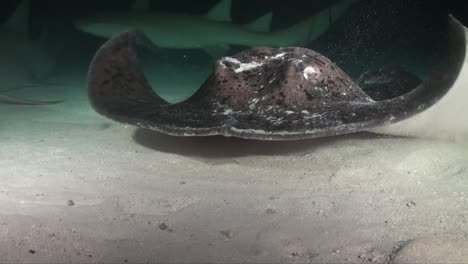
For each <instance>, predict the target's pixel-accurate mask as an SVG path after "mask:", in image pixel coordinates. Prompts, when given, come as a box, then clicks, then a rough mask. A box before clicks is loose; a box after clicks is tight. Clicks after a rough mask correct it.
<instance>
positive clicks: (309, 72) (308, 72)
mask: <svg viewBox="0 0 468 264" xmlns="http://www.w3.org/2000/svg"><path fill="white" fill-rule="evenodd" d="M312 74H317V70H315V68H314V67H312V66H309V67H307V68H305V69H304V78H305V79H306V80H309V76H310V75H312Z"/></svg>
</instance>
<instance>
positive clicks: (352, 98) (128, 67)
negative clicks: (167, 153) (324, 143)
mask: <svg viewBox="0 0 468 264" xmlns="http://www.w3.org/2000/svg"><path fill="white" fill-rule="evenodd" d="M142 38H143V39H144V38H145V36H144V35H141V34H140V33H135V32H128V33H124V34H121V35H118V36H116V37H114V38H112V39H111V40H109V41H108V42H107V43H106V44H104V45H103V46H102V47H101V49H100V50H99V51H98V52H97V54H96V55H95V58H94V59H93V61H92V63H91V66H90V69H89V73H88V89H89V90H88V93H89V98H90V100H91V103H92V106H93V107H94V108H95V110H96V111H97V112H99V113H101V114H103V115H105V116H107V117H109V118H111V119H113V120H116V121H119V122H123V123H128V124H133V125H137V126H140V127H143V128H146V129H151V130H155V131H159V132H162V133H166V134H170V135H176V136H209V135H223V136H234V137H240V138H247V139H258V140H293V139H305V138H315V137H323V136H332V135H339V134H345V133H352V132H357V131H362V130H366V129H369V128H372V127H375V126H378V125H383V124H388V123H394V122H397V121H400V120H403V119H405V118H408V117H410V116H412V115H414V114H416V113H418V112H421V111H423V110H424V109H426V108H428V107H429V106H431V105H433V104H434V103H435V102H437V101H438V100H439V99H440V98H441V97H442V96H443V95H444V94H445V93H446V92H447V91H448V90H449V89H450V87H451V86H452V84H453V83H454V81H455V80H456V78H457V76H458V73H459V72H460V69H461V67H462V65H463V61H464V58H465V47H466V40H465V33H464V30H463V27H462V26H461V24H460V23H459V22H458V21H456V20H455V19H454V18H452V17H450V19H449V23H448V29H447V34H446V39H445V43H446V47H445V48H444V49H443V50H441V52H443V56H441V60H440V62H439V64H438V65H437V66H436V67H435V68H434V69H433V72H432V74H431V75H430V76H429V78H428V79H426V80H423V81H422V82H420V83H419V84H418V85H417V86H416V87H414V88H413V89H411V91H410V92H407V93H404V94H401V95H398V96H396V97H393V96H391V95H390V96H387V98H388V99H385V98H384V99H383V100H374V99H372V98H371V97H370V96H369V95H368V94H366V93H365V92H364V91H363V90H362V89H361V88H360V87H359V85H358V84H356V83H355V82H353V80H352V79H351V78H350V77H349V76H348V75H347V74H346V73H345V72H343V71H342V70H341V69H340V68H338V66H336V65H335V64H334V63H333V62H331V61H330V60H329V59H327V58H326V57H325V56H323V55H321V54H320V53H318V52H315V51H312V50H309V49H305V48H294V47H291V48H256V49H250V50H246V51H243V52H241V53H239V54H237V55H235V56H232V57H225V58H223V59H221V60H219V61H217V62H216V63H215V67H214V73H213V74H212V75H211V76H210V77H209V78H208V79H207V80H206V81H205V83H204V84H203V85H202V87H201V88H200V89H199V90H198V91H197V92H196V93H195V94H194V95H193V96H192V97H190V98H189V99H187V100H186V101H183V102H180V103H176V104H169V103H168V102H166V101H164V100H163V99H162V98H161V97H160V96H158V95H157V94H156V93H155V92H154V91H153V89H152V88H151V87H150V85H149V84H148V82H147V81H146V79H145V77H144V75H143V72H142V70H141V69H140V67H139V64H138V49H137V43H148V42H145V41H141V39H142ZM370 75H371V77H372V78H371V80H372V81H370V82H365V81H363V80H361V83H366V85H368V86H374V87H367V88H368V89H371V90H376V89H378V88H379V86H381V84H382V81H379V80H385V81H384V82H383V88H385V87H386V86H388V85H389V83H390V85H391V83H395V84H401V83H404V84H405V83H406V84H407V83H413V82H412V81H411V80H412V79H413V75H411V74H410V73H406V72H405V73H401V72H400V73H399V72H393V73H388V72H385V71H377V72H374V73H372V74H370ZM389 78H390V81H389ZM402 80H403V81H402Z"/></svg>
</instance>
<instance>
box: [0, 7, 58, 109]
mask: <svg viewBox="0 0 468 264" xmlns="http://www.w3.org/2000/svg"><path fill="white" fill-rule="evenodd" d="M29 8H30V2H29V0H23V1H22V2H21V3H20V4H19V6H18V7H17V8H16V10H15V12H14V13H13V14H12V15H11V17H10V18H9V19H8V20H7V21H6V23H4V24H3V25H0V36H1V40H0V103H2V104H17V105H43V104H55V103H60V102H62V100H54V101H38V100H29V99H21V98H16V97H12V96H8V95H5V94H4V93H5V92H6V91H11V90H16V89H21V88H25V87H30V86H35V85H38V82H40V81H41V80H44V79H45V78H47V77H48V76H49V74H50V73H51V71H52V69H53V67H54V62H53V61H52V59H51V58H50V57H49V56H48V55H47V53H46V52H45V49H43V48H41V47H43V46H44V45H43V44H42V43H43V39H44V38H43V37H41V39H40V40H38V41H34V40H31V39H30V36H29Z"/></svg>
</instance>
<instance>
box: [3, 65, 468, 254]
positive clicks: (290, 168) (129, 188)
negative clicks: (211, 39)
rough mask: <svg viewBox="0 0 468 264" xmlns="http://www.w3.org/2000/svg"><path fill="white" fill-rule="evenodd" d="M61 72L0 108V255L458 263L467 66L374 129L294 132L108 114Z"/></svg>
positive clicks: (466, 203)
mask: <svg viewBox="0 0 468 264" xmlns="http://www.w3.org/2000/svg"><path fill="white" fill-rule="evenodd" d="M64 78H65V79H66V78H68V79H67V80H66V83H68V84H69V85H71V88H73V89H64V88H58V87H52V86H51V87H43V89H44V90H48V91H49V94H55V95H57V94H58V95H59V96H62V97H64V98H65V99H66V102H65V103H63V104H60V105H55V106H46V107H18V106H5V105H1V106H0V110H1V111H0V115H1V119H0V120H1V121H0V142H1V148H0V181H1V185H0V263H3V262H5V263H71V262H73V263H155V262H160V263H163V262H164V263H185V262H187V263H189V262H190V263H234V262H246V263H273V262H274V263H325V262H327V263H468V116H467V115H466V111H467V108H466V103H465V102H466V101H467V100H468V89H467V88H468V65H467V64H465V67H464V69H463V73H462V75H461V76H460V78H459V80H458V81H457V83H456V85H455V86H454V89H452V91H451V92H450V94H448V96H447V97H446V98H444V99H443V100H442V101H441V102H440V103H438V105H436V106H434V107H433V108H431V109H429V110H428V111H426V112H424V113H423V114H421V115H419V116H416V117H414V118H413V119H411V120H408V121H406V122H402V123H401V124H398V125H395V126H393V127H389V128H384V129H381V130H380V132H385V133H386V135H384V134H375V133H360V134H354V135H347V136H340V137H332V138H324V139H316V140H307V141H293V142H258V141H248V140H240V139H233V138H222V137H211V138H175V137H169V136H165V135H161V134H158V133H155V132H151V131H145V130H141V129H137V128H135V127H132V126H125V125H122V124H118V123H114V122H112V121H109V120H107V119H105V118H103V117H101V116H99V115H98V114H96V113H95V112H94V111H93V110H92V109H91V108H90V106H89V104H88V101H87V98H86V94H85V80H84V76H79V77H73V78H72V77H64ZM44 90H42V91H44ZM465 90H466V91H465ZM23 92H24V93H26V92H27V93H31V91H25V90H23Z"/></svg>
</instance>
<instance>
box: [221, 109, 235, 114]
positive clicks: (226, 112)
mask: <svg viewBox="0 0 468 264" xmlns="http://www.w3.org/2000/svg"><path fill="white" fill-rule="evenodd" d="M232 113H234V111H232V109H227V110H226V111H224V112H223V115H230V114H232Z"/></svg>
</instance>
